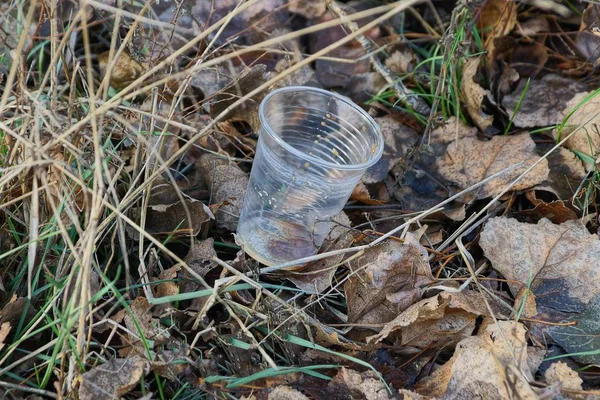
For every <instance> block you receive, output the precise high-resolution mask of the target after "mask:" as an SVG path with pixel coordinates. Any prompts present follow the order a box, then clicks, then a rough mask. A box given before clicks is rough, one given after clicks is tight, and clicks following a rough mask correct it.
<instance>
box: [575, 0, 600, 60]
mask: <svg viewBox="0 0 600 400" xmlns="http://www.w3.org/2000/svg"><path fill="white" fill-rule="evenodd" d="M599 20H600V7H599V6H598V4H597V3H594V2H591V3H589V4H588V6H587V8H586V9H585V11H584V12H583V15H582V16H581V25H580V27H579V32H578V33H577V37H576V38H575V47H576V48H577V50H579V53H580V54H581V55H582V56H583V58H584V59H585V61H587V62H589V63H592V64H594V65H595V66H596V65H597V64H598V58H599V57H600V35H599V34H598V33H599V32H600V22H599Z"/></svg>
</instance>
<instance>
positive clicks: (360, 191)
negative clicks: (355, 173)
mask: <svg viewBox="0 0 600 400" xmlns="http://www.w3.org/2000/svg"><path fill="white" fill-rule="evenodd" d="M350 200H354V201H360V202H361V203H364V204H370V205H379V204H383V203H384V202H383V201H380V200H377V199H373V198H372V197H371V193H369V189H368V188H367V187H366V186H365V184H364V183H362V182H359V183H358V185H356V187H355V188H354V190H353V191H352V194H351V195H350Z"/></svg>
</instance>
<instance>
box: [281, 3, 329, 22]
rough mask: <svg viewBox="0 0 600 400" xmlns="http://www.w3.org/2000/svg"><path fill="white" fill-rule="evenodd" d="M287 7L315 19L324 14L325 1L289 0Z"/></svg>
mask: <svg viewBox="0 0 600 400" xmlns="http://www.w3.org/2000/svg"><path fill="white" fill-rule="evenodd" d="M288 9H289V10H290V12H291V13H294V14H299V15H302V16H303V17H304V18H307V19H315V18H319V17H320V16H321V15H323V14H325V11H327V3H326V2H325V1H323V0H294V1H290V3H289V7H288Z"/></svg>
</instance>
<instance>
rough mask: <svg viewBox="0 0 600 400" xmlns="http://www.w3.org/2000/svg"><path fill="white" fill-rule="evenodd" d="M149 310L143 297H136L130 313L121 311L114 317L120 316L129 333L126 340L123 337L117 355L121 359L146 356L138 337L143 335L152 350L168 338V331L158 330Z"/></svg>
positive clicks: (157, 323)
mask: <svg viewBox="0 0 600 400" xmlns="http://www.w3.org/2000/svg"><path fill="white" fill-rule="evenodd" d="M151 308H152V305H151V304H150V303H148V300H147V299H146V298H145V297H137V298H136V299H135V300H134V301H133V303H131V305H130V306H129V309H130V310H131V313H128V312H127V310H126V309H123V310H122V311H121V312H119V313H118V314H117V315H116V316H115V318H117V319H119V318H121V316H122V318H123V321H124V322H125V325H126V326H127V329H128V330H129V332H131V333H130V334H128V335H127V338H125V337H123V342H124V345H125V347H123V348H121V349H120V350H119V355H121V356H122V357H126V356H131V355H139V356H146V355H147V352H146V348H145V346H144V343H143V341H142V339H141V338H140V335H143V337H144V339H145V340H146V342H147V343H148V344H149V345H150V348H153V347H154V345H155V344H158V343H161V342H164V340H165V339H166V338H167V337H168V331H166V330H162V329H160V326H159V325H160V323H159V321H158V319H155V318H152V313H151V312H150V309H151ZM140 330H141V332H140Z"/></svg>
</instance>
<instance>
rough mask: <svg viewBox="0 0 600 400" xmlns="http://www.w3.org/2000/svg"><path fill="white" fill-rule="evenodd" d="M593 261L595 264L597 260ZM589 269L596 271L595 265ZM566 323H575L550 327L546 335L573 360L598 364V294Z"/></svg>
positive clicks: (599, 312) (599, 316)
mask: <svg viewBox="0 0 600 400" xmlns="http://www.w3.org/2000/svg"><path fill="white" fill-rule="evenodd" d="M595 260H596V262H597V260H598V258H596V259H595ZM591 267H592V268H593V269H598V268H597V265H591ZM590 275H591V274H590ZM581 279H582V280H585V279H586V277H583V278H581ZM592 280H593V278H592ZM568 321H576V325H557V326H552V327H550V328H549V330H548V334H549V335H550V336H551V337H552V339H554V341H555V342H556V343H558V344H559V345H561V346H562V347H563V348H564V349H565V350H566V351H567V352H568V353H573V355H572V357H573V358H575V360H577V361H579V362H581V363H584V364H600V354H598V349H600V337H598V332H600V293H596V295H595V296H594V298H593V299H592V300H591V301H590V302H589V303H588V304H587V307H586V308H585V309H584V310H583V311H582V312H581V313H580V314H578V315H575V316H573V317H572V318H570V319H569V320H568Z"/></svg>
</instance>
